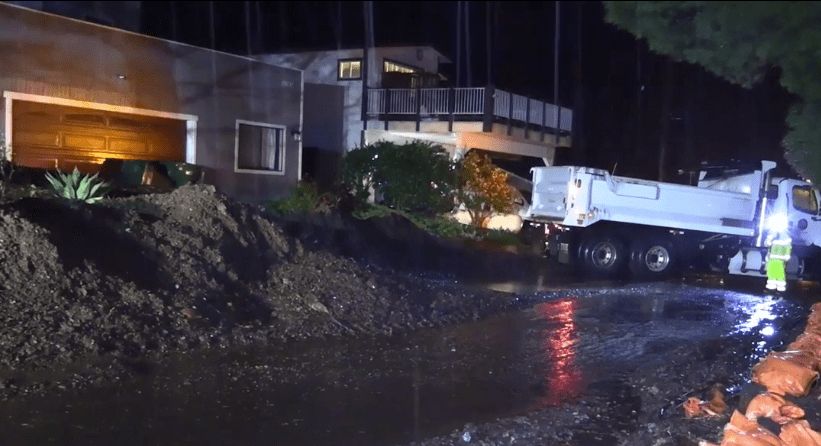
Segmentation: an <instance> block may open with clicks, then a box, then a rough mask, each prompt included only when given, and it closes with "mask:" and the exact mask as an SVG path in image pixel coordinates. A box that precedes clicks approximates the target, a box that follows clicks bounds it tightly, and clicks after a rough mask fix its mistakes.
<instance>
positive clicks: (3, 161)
mask: <svg viewBox="0 0 821 446" xmlns="http://www.w3.org/2000/svg"><path fill="white" fill-rule="evenodd" d="M8 155H9V153H8V149H7V148H6V144H5V141H3V140H2V139H0V198H2V197H5V196H6V194H8V192H9V190H10V189H11V178H12V177H13V176H14V164H12V163H11V161H9V160H8Z"/></svg>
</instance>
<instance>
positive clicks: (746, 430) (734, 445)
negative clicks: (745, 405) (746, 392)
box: [721, 410, 786, 446]
mask: <svg viewBox="0 0 821 446" xmlns="http://www.w3.org/2000/svg"><path fill="white" fill-rule="evenodd" d="M721 446H786V445H785V444H784V442H783V441H782V440H781V439H780V438H779V437H778V436H776V435H775V434H774V433H772V432H770V431H769V430H767V429H765V428H763V427H761V425H759V424H758V423H757V422H756V421H755V420H751V419H749V418H747V417H745V416H744V415H742V414H741V412H739V411H737V410H736V411H733V416H732V417H730V422H729V423H727V425H726V426H724V438H723V439H722V440H721Z"/></svg>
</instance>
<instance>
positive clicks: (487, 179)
mask: <svg viewBox="0 0 821 446" xmlns="http://www.w3.org/2000/svg"><path fill="white" fill-rule="evenodd" d="M459 172H460V175H459V183H458V184H459V187H458V199H459V201H460V202H461V203H463V204H464V205H465V209H467V212H468V214H469V215H470V220H471V224H473V225H475V226H478V227H484V226H485V224H486V222H487V220H488V219H489V218H490V216H491V215H492V214H493V213H494V212H497V213H508V212H511V211H512V210H513V191H512V190H511V189H510V185H509V184H508V183H507V181H508V174H507V173H505V172H504V171H503V170H502V169H499V168H498V167H496V166H494V165H493V163H492V162H491V161H490V158H488V157H487V156H486V155H482V154H479V153H476V152H471V153H469V154H468V156H467V157H466V158H465V160H464V163H463V164H462V166H461V168H460V169H459Z"/></svg>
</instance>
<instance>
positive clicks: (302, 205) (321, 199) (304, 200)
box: [268, 181, 334, 215]
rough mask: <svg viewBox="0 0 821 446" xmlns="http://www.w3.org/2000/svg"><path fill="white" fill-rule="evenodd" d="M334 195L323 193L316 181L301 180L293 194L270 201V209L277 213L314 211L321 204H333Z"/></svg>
mask: <svg viewBox="0 0 821 446" xmlns="http://www.w3.org/2000/svg"><path fill="white" fill-rule="evenodd" d="M333 202H334V196H333V194H330V193H325V194H321V195H320V193H319V189H318V188H317V186H316V184H315V183H312V182H309V181H300V182H299V183H297V185H296V187H294V190H293V192H292V193H291V195H289V196H287V197H285V198H282V199H279V200H273V201H271V202H270V203H268V207H269V209H270V210H272V211H273V212H275V213H277V214H280V215H281V214H288V213H293V212H314V211H316V210H317V208H319V206H320V205H321V204H323V203H324V204H327V205H329V206H330V205H332V204H333Z"/></svg>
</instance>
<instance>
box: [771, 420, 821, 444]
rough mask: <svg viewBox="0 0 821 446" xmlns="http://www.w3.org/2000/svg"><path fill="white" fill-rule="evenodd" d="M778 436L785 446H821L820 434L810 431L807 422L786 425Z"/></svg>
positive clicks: (798, 421) (799, 421) (800, 421)
mask: <svg viewBox="0 0 821 446" xmlns="http://www.w3.org/2000/svg"><path fill="white" fill-rule="evenodd" d="M778 436H779V438H781V440H782V441H783V442H784V444H785V445H786V446H821V434H819V433H818V432H816V431H814V430H812V429H811V428H810V423H808V422H807V420H797V421H793V422H791V423H789V424H787V425H786V426H784V427H782V428H781V433H780V434H779V435H778Z"/></svg>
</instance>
